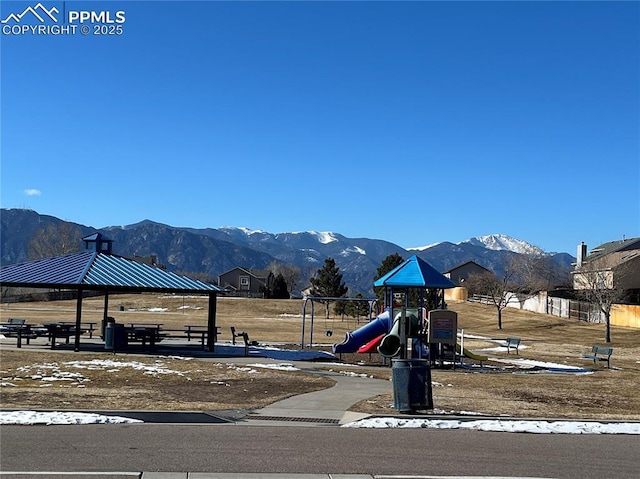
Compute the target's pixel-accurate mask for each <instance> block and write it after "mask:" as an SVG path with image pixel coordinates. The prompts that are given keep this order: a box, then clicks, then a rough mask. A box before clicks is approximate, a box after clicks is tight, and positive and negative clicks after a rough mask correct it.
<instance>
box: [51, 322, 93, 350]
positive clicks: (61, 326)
mask: <svg viewBox="0 0 640 479" xmlns="http://www.w3.org/2000/svg"><path fill="white" fill-rule="evenodd" d="M42 326H43V327H44V328H45V329H46V332H47V336H48V337H49V342H50V343H51V349H55V348H56V339H58V338H64V339H65V343H66V344H69V338H70V337H71V336H75V335H76V323H71V322H57V323H43V325H42ZM86 332H87V330H86V329H80V334H84V333H86Z"/></svg>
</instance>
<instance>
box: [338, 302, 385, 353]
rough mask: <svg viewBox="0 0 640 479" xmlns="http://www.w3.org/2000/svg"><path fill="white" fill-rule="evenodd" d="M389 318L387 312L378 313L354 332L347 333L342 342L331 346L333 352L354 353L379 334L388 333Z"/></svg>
mask: <svg viewBox="0 0 640 479" xmlns="http://www.w3.org/2000/svg"><path fill="white" fill-rule="evenodd" d="M390 317H391V316H390V314H389V311H385V312H384V313H380V314H379V315H378V316H377V317H376V319H374V320H373V321H370V322H369V323H367V324H365V325H364V326H361V327H359V328H358V329H356V330H355V331H349V332H348V333H347V334H346V335H345V337H344V341H342V342H341V343H338V344H334V345H333V352H334V353H355V352H356V351H357V350H358V348H359V347H360V346H362V345H363V344H366V343H368V342H369V341H371V340H372V339H373V338H376V337H378V336H380V335H381V334H384V333H387V332H389V322H390V319H389V318H390Z"/></svg>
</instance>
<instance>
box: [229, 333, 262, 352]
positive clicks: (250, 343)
mask: <svg viewBox="0 0 640 479" xmlns="http://www.w3.org/2000/svg"><path fill="white" fill-rule="evenodd" d="M236 338H242V339H243V341H244V355H245V356H249V346H257V345H258V342H257V341H249V333H247V332H245V331H242V332H239V333H238V332H236V328H234V327H233V326H231V344H236Z"/></svg>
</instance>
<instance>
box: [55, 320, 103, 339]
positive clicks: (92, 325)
mask: <svg viewBox="0 0 640 479" xmlns="http://www.w3.org/2000/svg"><path fill="white" fill-rule="evenodd" d="M58 324H70V325H72V326H75V324H76V322H75V321H58ZM96 324H98V323H97V322H95V321H82V323H80V326H81V327H83V329H84V326H86V331H87V332H88V333H89V339H91V338H93V332H94V331H95V330H96Z"/></svg>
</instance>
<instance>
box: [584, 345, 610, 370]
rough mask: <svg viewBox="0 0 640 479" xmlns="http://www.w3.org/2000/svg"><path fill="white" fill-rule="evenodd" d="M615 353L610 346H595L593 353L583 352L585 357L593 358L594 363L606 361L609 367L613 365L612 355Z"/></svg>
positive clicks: (592, 349)
mask: <svg viewBox="0 0 640 479" xmlns="http://www.w3.org/2000/svg"><path fill="white" fill-rule="evenodd" d="M612 354H613V348H611V347H609V346H593V347H592V348H591V353H587V354H583V355H582V357H583V358H587V359H593V364H596V363H597V362H598V361H606V362H607V367H608V368H610V367H611V355H612Z"/></svg>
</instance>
